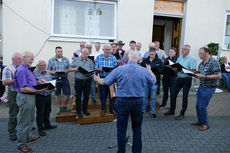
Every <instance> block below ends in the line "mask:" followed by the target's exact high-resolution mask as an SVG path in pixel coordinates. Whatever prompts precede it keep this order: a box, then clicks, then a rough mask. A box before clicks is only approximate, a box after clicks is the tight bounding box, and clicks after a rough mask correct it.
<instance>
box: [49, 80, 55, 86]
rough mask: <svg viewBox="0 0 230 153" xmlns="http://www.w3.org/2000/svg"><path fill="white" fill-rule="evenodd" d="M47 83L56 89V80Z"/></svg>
mask: <svg viewBox="0 0 230 153" xmlns="http://www.w3.org/2000/svg"><path fill="white" fill-rule="evenodd" d="M47 83H51V84H52V85H53V86H54V87H56V80H51V81H48V82H47Z"/></svg>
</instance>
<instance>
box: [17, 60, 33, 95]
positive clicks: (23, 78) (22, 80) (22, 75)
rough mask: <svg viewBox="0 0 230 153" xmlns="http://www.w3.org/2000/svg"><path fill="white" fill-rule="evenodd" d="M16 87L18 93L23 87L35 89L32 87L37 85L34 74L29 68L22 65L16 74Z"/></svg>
mask: <svg viewBox="0 0 230 153" xmlns="http://www.w3.org/2000/svg"><path fill="white" fill-rule="evenodd" d="M14 85H15V88H16V89H17V91H18V92H21V88H22V87H28V88H32V89H34V88H33V87H32V86H34V85H37V82H36V79H35V76H34V74H33V73H32V72H31V71H30V69H29V66H27V65H24V64H21V65H20V66H19V67H18V68H17V70H16V72H15V73H14Z"/></svg>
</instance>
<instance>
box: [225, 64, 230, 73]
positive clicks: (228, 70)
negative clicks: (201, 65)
mask: <svg viewBox="0 0 230 153" xmlns="http://www.w3.org/2000/svg"><path fill="white" fill-rule="evenodd" d="M224 66H225V70H226V71H227V72H230V69H226V67H229V66H230V65H229V64H228V63H224Z"/></svg>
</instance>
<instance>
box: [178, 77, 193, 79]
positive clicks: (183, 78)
mask: <svg viewBox="0 0 230 153" xmlns="http://www.w3.org/2000/svg"><path fill="white" fill-rule="evenodd" d="M191 78H192V77H184V78H182V77H178V79H191Z"/></svg>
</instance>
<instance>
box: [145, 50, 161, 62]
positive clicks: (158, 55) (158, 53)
mask: <svg viewBox="0 0 230 153" xmlns="http://www.w3.org/2000/svg"><path fill="white" fill-rule="evenodd" d="M156 53H157V57H158V58H159V59H160V60H162V56H161V53H160V51H159V50H156ZM147 57H149V51H147V52H146V53H145V55H144V57H143V58H147Z"/></svg>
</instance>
